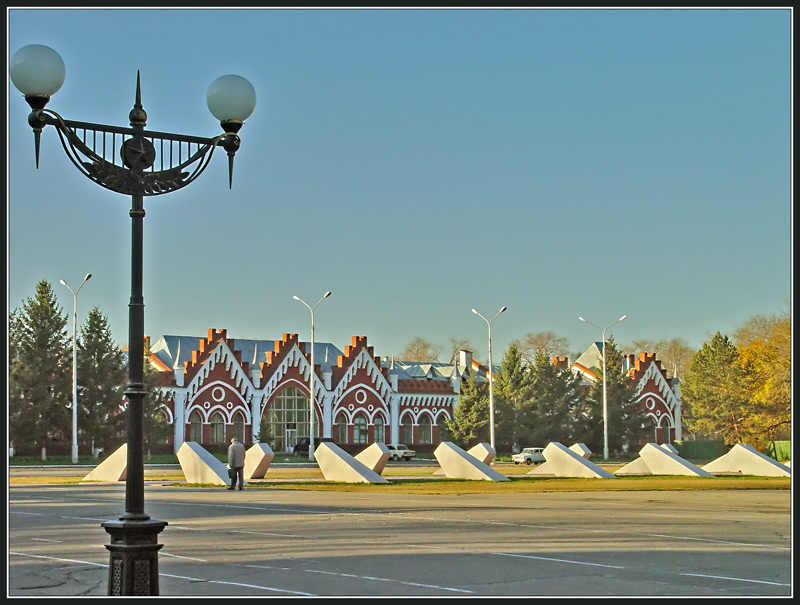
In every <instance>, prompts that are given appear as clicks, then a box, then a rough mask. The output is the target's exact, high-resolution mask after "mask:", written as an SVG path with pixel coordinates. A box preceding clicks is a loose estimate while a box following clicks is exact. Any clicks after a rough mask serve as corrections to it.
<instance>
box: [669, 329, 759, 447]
mask: <svg viewBox="0 0 800 605" xmlns="http://www.w3.org/2000/svg"><path fill="white" fill-rule="evenodd" d="M744 378H745V372H744V371H743V368H742V365H741V364H740V361H739V352H738V351H737V349H736V346H735V345H734V344H733V343H732V342H731V341H730V340H729V339H728V337H727V336H723V335H722V334H720V333H719V332H717V333H716V334H715V335H714V336H713V338H712V339H711V342H707V343H703V346H702V347H701V348H700V350H699V351H698V352H697V353H695V354H694V356H693V357H692V363H691V365H690V366H689V371H688V372H686V374H685V375H684V378H683V381H682V389H681V393H682V395H683V399H684V402H685V403H686V404H687V405H686V406H685V409H684V412H683V419H684V422H686V426H687V427H688V428H689V429H690V430H692V431H697V432H699V433H702V434H705V435H709V436H715V437H719V438H721V439H723V440H724V441H725V443H727V444H729V445H731V444H736V443H743V439H744V433H743V425H744V424H746V423H747V421H748V415H749V413H750V412H752V409H750V408H749V406H748V404H747V398H746V396H745V385H746V381H745V379H744Z"/></svg>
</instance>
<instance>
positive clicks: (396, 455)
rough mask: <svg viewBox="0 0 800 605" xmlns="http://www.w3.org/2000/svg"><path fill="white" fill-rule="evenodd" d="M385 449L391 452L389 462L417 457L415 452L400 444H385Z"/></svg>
mask: <svg viewBox="0 0 800 605" xmlns="http://www.w3.org/2000/svg"><path fill="white" fill-rule="evenodd" d="M386 447H388V448H389V451H390V452H391V455H390V456H389V458H390V459H391V460H400V459H401V458H402V459H403V460H411V459H412V458H413V457H414V456H416V455H417V452H415V451H414V450H412V449H409V448H408V447H407V446H405V445H403V444H402V443H392V444H388V443H387V444H386Z"/></svg>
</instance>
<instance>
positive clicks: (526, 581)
mask: <svg viewBox="0 0 800 605" xmlns="http://www.w3.org/2000/svg"><path fill="white" fill-rule="evenodd" d="M145 498H146V500H145V510H146V512H147V513H148V514H149V515H150V516H151V517H152V518H153V519H158V520H161V521H167V522H168V523H169V525H168V527H167V528H166V529H165V530H164V532H163V533H162V534H161V536H160V538H161V539H160V542H161V543H162V544H163V545H164V546H163V549H162V550H161V553H160V556H159V570H160V574H161V578H160V590H161V594H162V595H163V596H171V595H219V596H225V595H230V596H245V595H248V596H282V595H287V596H292V595H294V596H304V595H308V596H311V595H324V596H342V595H356V596H361V595H374V596H387V595H406V596H426V595H430V596H459V595H463V596H486V595H645V596H649V595H653V596H657V595H677V596H689V595H697V596H744V595H770V596H777V595H781V596H788V595H790V594H791V581H792V575H791V516H790V500H791V493H790V492H789V491H788V490H785V491H757V490H753V491H750V490H742V491H728V490H726V491H711V490H709V491H690V492H595V493H553V494H550V493H538V494H497V495H462V496H416V495H402V494H400V495H397V494H390V493H386V492H384V493H381V492H380V491H379V490H376V491H375V493H344V492H314V491H293V490H272V489H270V490H265V489H249V490H248V489H246V490H244V491H243V492H239V491H236V492H230V491H228V490H224V489H219V488H217V489H211V488H209V489H195V488H185V487H175V486H150V485H148V486H147V488H146V496H145ZM124 500H125V494H124V486H123V485H77V486H56V485H53V486H41V485H36V486H17V485H12V486H10V487H9V520H8V526H9V535H8V550H9V570H8V573H9V595H10V596H19V595H52V596H68V595H104V594H105V593H106V591H107V588H108V560H109V556H108V551H107V550H106V548H105V544H107V543H108V535H107V534H106V533H105V531H104V530H103V529H102V527H100V523H101V522H103V521H106V520H110V519H116V518H118V517H119V515H120V514H121V513H122V512H123V511H124Z"/></svg>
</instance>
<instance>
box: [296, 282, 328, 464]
mask: <svg viewBox="0 0 800 605" xmlns="http://www.w3.org/2000/svg"><path fill="white" fill-rule="evenodd" d="M330 295H331V292H330V291H328V292H325V294H323V295H322V298H320V299H319V302H317V304H316V305H314V306H313V307H312V306H311V305H309V304H308V303H307V302H306V301H304V300H303V299H302V298H300V297H299V296H292V298H294V299H295V300H299V301H300V302H301V303H303V304H304V305H305V306H306V307H308V310H309V311H311V371H310V372H309V385H308V393H309V395H308V413H309V417H308V421H309V425H308V459H309V461H311V462H314V309H316V308H317V307H318V306H319V303H321V302H322V301H323V300H325V299H326V298H328V297H329V296H330Z"/></svg>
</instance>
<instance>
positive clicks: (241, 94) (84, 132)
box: [9, 44, 256, 595]
mask: <svg viewBox="0 0 800 605" xmlns="http://www.w3.org/2000/svg"><path fill="white" fill-rule="evenodd" d="M9 75H10V77H11V81H12V82H13V83H14V86H16V87H17V88H18V89H19V91H20V92H22V94H24V95H25V100H26V101H27V102H28V104H29V105H30V107H31V110H32V111H31V113H30V114H29V116H28V123H29V124H30V125H31V127H32V128H33V133H34V142H35V150H36V166H37V168H38V166H39V142H40V137H41V133H42V130H43V129H44V127H45V126H53V127H55V129H56V132H57V133H58V136H59V138H60V139H61V144H62V146H63V148H64V151H65V152H66V153H67V156H68V157H69V159H70V160H71V161H72V163H73V164H74V165H75V167H76V168H78V170H80V171H81V172H82V173H83V174H84V175H85V176H86V177H88V178H90V179H91V180H93V181H94V182H95V183H97V184H98V185H101V186H102V187H105V188H106V189H109V190H111V191H114V192H116V193H121V194H125V195H130V196H131V210H130V217H131V234H132V237H131V298H130V304H129V306H128V309H129V311H128V314H129V315H128V340H129V351H128V385H127V389H126V391H125V396H126V397H127V400H128V414H127V416H128V428H127V445H128V454H127V456H128V458H127V469H126V477H125V512H124V513H123V514H122V515H121V516H120V517H119V519H118V520H116V521H106V522H105V523H102V526H103V527H104V528H105V530H106V531H107V532H108V533H109V534H110V536H111V544H107V545H106V548H107V549H108V550H109V551H110V565H109V576H108V578H109V579H108V594H109V595H158V594H159V590H158V550H159V549H160V548H161V545H160V544H158V543H157V537H158V534H159V533H160V532H161V531H162V530H163V529H164V527H165V526H166V525H167V523H166V522H165V521H156V520H154V519H151V518H150V517H149V516H148V515H147V514H146V513H145V511H144V456H143V449H144V447H143V445H144V430H143V403H144V397H145V389H144V297H143V296H142V250H143V239H142V227H143V222H144V215H145V212H144V197H145V196H153V195H162V194H165V193H170V192H172V191H176V190H178V189H181V188H183V187H185V186H186V185H188V184H189V183H191V182H193V181H194V180H195V179H196V178H197V177H198V176H200V174H201V173H202V172H203V171H204V170H205V168H206V167H207V166H208V164H209V162H210V160H211V156H212V154H213V153H214V150H215V149H216V148H217V147H218V146H219V147H222V148H223V149H225V151H226V152H227V154H228V174H229V177H228V182H229V187H231V186H232V184H233V183H232V178H233V157H234V155H235V153H236V151H237V150H238V149H239V144H240V139H239V136H238V135H237V133H238V132H239V129H240V128H241V127H242V124H243V123H244V120H246V119H247V118H248V117H249V116H250V114H251V113H252V112H253V109H255V103H256V93H255V90H254V89H253V87H252V85H251V84H250V83H249V82H248V81H247V80H245V79H244V78H242V77H240V76H234V75H227V76H222V77H221V78H218V79H217V80H215V81H214V82H213V83H212V84H211V86H210V87H209V89H208V94H207V98H206V101H207V103H208V107H209V109H210V110H211V112H212V114H214V116H215V117H216V118H217V119H218V120H219V121H220V125H221V126H222V130H223V134H221V135H218V136H216V137H212V138H204V137H195V136H187V135H179V134H168V133H163V132H152V131H147V130H145V124H146V120H147V114H146V113H145V111H144V109H143V108H142V103H141V87H140V82H139V75H138V74H137V77H136V100H135V103H134V106H133V109H132V110H131V112H130V114H129V118H130V127H117V126H107V125H104V124H93V123H89V122H75V121H72V120H65V119H63V118H62V117H61V116H59V115H58V114H57V113H55V112H54V111H50V110H48V109H45V107H46V105H47V103H48V101H49V100H50V97H51V96H52V95H53V94H55V93H56V92H57V91H58V90H59V89H60V88H61V85H62V84H63V83H64V76H65V69H64V61H63V60H62V59H61V57H60V56H59V55H58V53H57V52H56V51H54V50H53V49H52V48H49V47H47V46H42V45H40V44H31V45H29V46H24V47H22V48H21V49H19V50H18V51H17V52H16V53H15V54H14V56H13V57H12V58H11V62H10V65H9Z"/></svg>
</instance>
